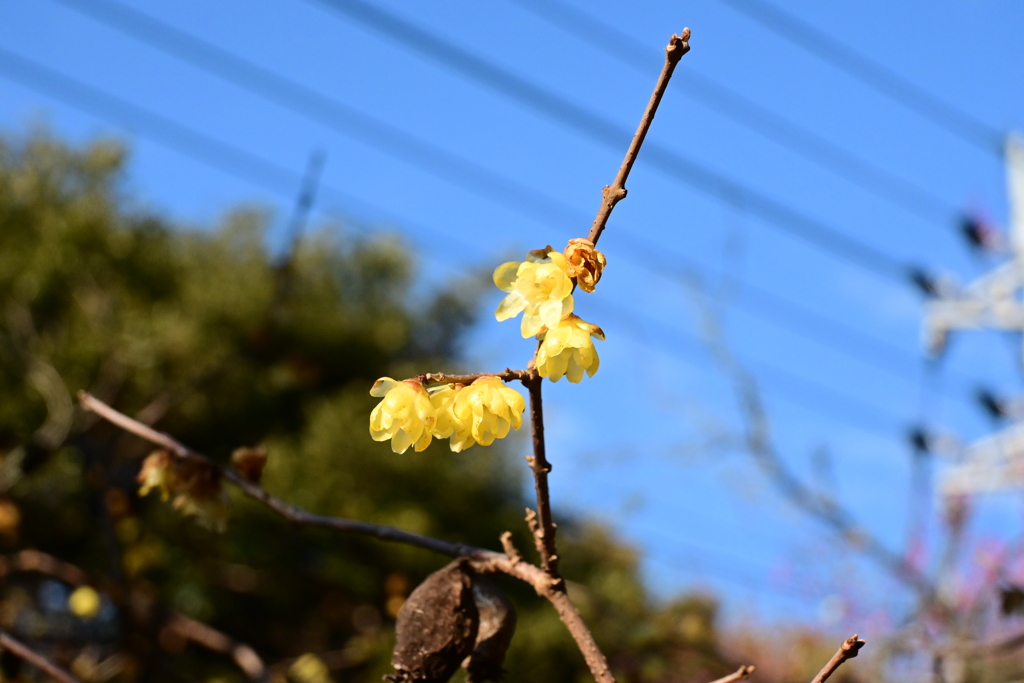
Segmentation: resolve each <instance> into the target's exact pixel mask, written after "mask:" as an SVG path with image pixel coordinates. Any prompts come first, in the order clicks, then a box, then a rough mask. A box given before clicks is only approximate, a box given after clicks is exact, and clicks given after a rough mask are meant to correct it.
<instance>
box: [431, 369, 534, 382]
mask: <svg viewBox="0 0 1024 683" xmlns="http://www.w3.org/2000/svg"><path fill="white" fill-rule="evenodd" d="M481 377H497V378H498V379H500V380H501V381H503V382H512V381H515V380H519V381H520V382H526V380H528V379H529V378H530V372H529V371H528V370H513V369H511V368H505V369H504V370H503V371H501V372H475V373H473V374H472V375H446V374H445V373H443V372H428V373H426V374H423V375H416V376H415V377H413V378H412V379H418V380H419V381H420V382H422V383H423V384H472V383H473V382H474V381H475V380H478V379H480V378H481Z"/></svg>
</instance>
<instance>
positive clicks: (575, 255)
mask: <svg viewBox="0 0 1024 683" xmlns="http://www.w3.org/2000/svg"><path fill="white" fill-rule="evenodd" d="M606 263H607V260H606V259H605V256H604V254H602V253H601V252H599V251H597V249H595V248H594V243H593V242H591V241H590V240H588V239H584V238H576V239H572V240H569V245H568V246H567V247H566V248H565V252H564V253H559V252H557V251H554V250H553V249H552V248H551V247H546V248H544V249H539V250H537V251H531V252H530V253H529V254H528V255H527V257H526V260H525V261H523V262H521V263H520V262H518V261H510V262H508V263H503V264H501V265H500V266H498V267H497V268H496V269H495V271H494V284H495V285H497V287H498V289H501V290H502V291H505V292H508V295H507V296H506V297H505V298H504V299H502V301H501V303H500V304H499V305H498V309H497V310H496V311H495V312H494V317H495V318H497V319H498V320H499V321H500V320H508V319H509V318H514V317H515V316H517V315H519V314H520V313H522V314H523V320H522V325H521V331H522V335H523V337H524V338H527V337H531V336H534V335H536V336H537V339H539V340H540V342H541V344H540V348H539V349H538V350H537V372H538V373H539V374H540V376H541V377H547V378H548V379H550V380H551V381H552V382H557V381H558V380H560V379H561V378H562V377H568V378H569V381H570V382H573V383H578V382H579V381H580V380H582V379H583V373H584V372H586V373H587V374H588V375H590V376H591V377H593V376H594V373H595V372H597V368H598V366H599V365H600V360H599V359H598V356H597V349H596V348H594V341H593V340H594V338H595V337H596V338H597V339H600V340H604V332H602V331H601V328H600V327H598V326H597V325H592V324H590V323H588V322H586V321H584V320H582V319H580V318H579V317H577V316H575V315H573V306H574V302H573V297H572V289H573V279H575V280H576V284H578V285H579V287H580V289H582V290H583V291H584V292H593V291H594V287H595V285H596V284H597V282H598V281H599V280H600V279H601V275H602V273H603V272H604V267H605V265H606Z"/></svg>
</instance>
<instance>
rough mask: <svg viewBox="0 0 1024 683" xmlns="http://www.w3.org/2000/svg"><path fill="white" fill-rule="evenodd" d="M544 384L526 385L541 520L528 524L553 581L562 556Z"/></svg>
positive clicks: (538, 378) (536, 379)
mask: <svg viewBox="0 0 1024 683" xmlns="http://www.w3.org/2000/svg"><path fill="white" fill-rule="evenodd" d="M543 381H544V378H542V377H541V376H540V375H534V376H533V377H531V378H530V380H529V381H527V382H523V384H525V385H526V389H527V390H528V391H529V393H530V422H531V424H532V425H533V455H531V456H528V457H527V458H526V461H527V462H528V463H530V468H531V469H532V470H533V481H534V488H535V489H536V492H537V516H536V518H535V519H533V518H532V515H530V513H529V512H528V513H527V523H528V524H530V530H531V531H533V536H534V539H535V540H536V543H537V550H538V551H539V552H540V561H541V567H542V568H543V569H544V571H546V572H547V573H548V574H550V575H551V576H552V577H553V578H556V579H557V578H558V553H557V551H556V550H555V529H556V528H557V527H556V526H555V522H554V520H553V519H552V518H551V494H550V493H549V491H548V472H550V471H551V463H549V462H548V459H547V452H546V449H545V447H544V405H543V403H542V399H541V385H542V383H543Z"/></svg>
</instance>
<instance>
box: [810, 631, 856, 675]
mask: <svg viewBox="0 0 1024 683" xmlns="http://www.w3.org/2000/svg"><path fill="white" fill-rule="evenodd" d="M862 647H864V641H863V640H861V639H860V638H858V637H857V634H856V633H854V634H853V635H852V636H850V637H849V638H847V639H846V640H844V641H843V644H842V645H840V646H839V649H838V650H836V653H835V654H834V655H832V659H830V660H828V664H826V665H825V666H824V668H822V670H821V671H819V672H818V675H817V676H815V677H814V678H813V679H811V683H824V681H825V680H827V679H828V677H829V676H831V675H832V674H834V673H835V672H836V669H838V668H839V667H840V666H842V664H843V662H845V661H846V660H847V659H853V658H854V657H856V656H857V653H858V652H860V649H861V648H862Z"/></svg>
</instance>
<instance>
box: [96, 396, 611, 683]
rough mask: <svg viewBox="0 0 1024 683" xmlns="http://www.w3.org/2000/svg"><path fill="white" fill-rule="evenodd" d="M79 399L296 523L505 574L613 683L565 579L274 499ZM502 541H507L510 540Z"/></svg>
mask: <svg viewBox="0 0 1024 683" xmlns="http://www.w3.org/2000/svg"><path fill="white" fill-rule="evenodd" d="M78 399H79V402H80V403H81V405H82V407H83V408H84V409H85V410H89V411H91V412H94V413H96V414H97V415H99V416H100V417H102V418H104V419H105V420H107V421H108V422H110V423H111V424H114V425H116V426H118V427H120V428H121V429H124V430H125V431H127V432H130V433H132V434H135V435H136V436H138V437H140V438H142V439H145V440H146V441H149V442H150V443H153V444H155V445H157V446H160V447H161V448H164V449H166V450H167V451H168V452H169V453H171V454H172V455H174V457H176V458H178V459H180V460H185V461H193V462H201V463H203V464H205V465H208V466H210V467H215V468H217V469H218V470H219V471H220V472H221V475H222V476H223V477H224V478H225V479H226V480H228V481H229V482H231V483H232V484H234V485H235V486H236V487H237V488H238V489H239V490H241V491H242V493H244V494H245V495H247V496H249V497H250V498H252V499H253V500H256V501H258V502H260V503H262V504H264V505H265V506H267V507H269V508H270V509H271V510H273V511H274V512H276V513H278V514H279V515H281V516H282V517H284V518H285V519H287V520H288V521H290V522H292V523H294V524H296V525H299V526H315V527H324V528H328V529H333V530H335V531H340V532H342V533H349V534H360V535H364V536H372V537H374V538H378V539H380V540H383V541H389V542H392V543H404V544H407V545H413V546H417V547H420V548H425V549H427V550H432V551H434V552H436V553H440V554H442V555H448V556H450V557H466V558H468V559H469V561H470V566H472V567H473V570H474V571H476V572H479V573H481V574H507V575H509V576H512V577H514V578H517V579H519V580H520V581H523V582H524V583H527V584H529V585H530V586H532V587H533V589H534V590H535V591H536V592H537V594H538V595H540V596H541V597H543V598H545V599H546V600H548V601H549V602H550V603H551V604H552V605H553V606H554V608H555V610H556V611H557V612H558V616H559V618H561V620H562V623H564V624H565V626H566V628H567V629H568V630H569V633H570V634H571V635H572V637H573V639H574V640H575V641H576V645H577V647H579V649H580V652H581V653H582V654H583V657H584V659H585V660H586V662H587V665H588V666H589V667H590V670H591V672H592V673H593V675H594V678H595V679H596V680H597V681H598V683H614V681H615V679H614V678H613V677H612V675H611V673H610V671H609V669H608V664H607V661H606V660H605V658H604V655H603V654H601V650H600V648H598V646H597V643H596V642H595V641H594V637H593V635H591V633H590V630H589V629H588V628H587V626H586V624H585V623H584V622H583V619H582V617H580V614H579V612H578V611H577V610H576V608H575V606H574V605H573V604H572V601H571V600H570V599H569V596H568V594H567V593H566V592H565V587H564V583H562V582H560V581H558V580H555V579H553V578H552V577H551V576H550V575H549V574H548V573H547V572H545V571H544V570H542V569H541V568H540V567H536V566H534V565H532V564H529V563H528V562H524V561H523V560H522V559H521V557H510V556H509V555H507V554H505V553H498V552H494V551H492V550H485V549H483V548H476V547H474V546H470V545H466V544H463V543H450V542H448V541H442V540H441V539H437V538H431V537H429V536H421V535H419V534H413V533H409V532H408V531H402V530H401V529H396V528H394V527H388V526H382V525H379V524H370V523H367V522H359V521H356V520H352V519H342V518H338V517H328V516H326V515H316V514H313V513H311V512H307V511H306V510H303V509H301V508H299V507H296V506H294V505H291V504H289V503H286V502H284V501H283V500H281V499H279V498H275V497H274V496H272V495H270V493H268V492H267V491H266V490H265V489H263V488H262V487H260V486H258V485H257V484H253V483H251V482H249V481H248V480H246V479H244V478H243V477H241V476H240V475H238V474H237V473H235V472H234V471H232V470H230V469H227V468H223V467H221V466H219V465H218V464H217V463H214V462H213V461H212V460H210V459H209V458H207V457H206V456H205V455H203V454H201V453H198V452H196V451H194V450H192V449H190V448H189V447H187V446H185V445H184V444H182V443H179V442H178V441H176V440H175V439H174V438H172V437H171V436H169V435H167V434H164V433H163V432H158V431H157V430H155V429H153V428H151V427H148V426H146V425H144V424H142V423H141V422H139V421H137V420H133V419H132V418H130V417H128V416H127V415H125V414H124V413H121V412H118V411H117V410H115V409H113V408H111V407H110V406H108V405H107V404H106V403H104V402H102V401H100V400H99V399H97V398H95V397H93V396H90V395H89V394H87V393H85V392H81V393H79V396H78ZM507 545H510V542H509V544H507Z"/></svg>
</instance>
